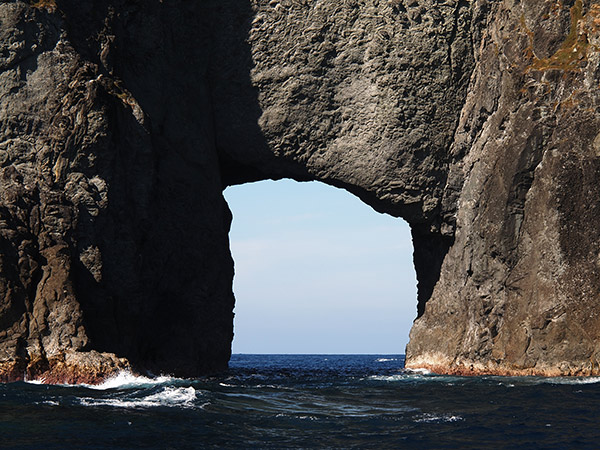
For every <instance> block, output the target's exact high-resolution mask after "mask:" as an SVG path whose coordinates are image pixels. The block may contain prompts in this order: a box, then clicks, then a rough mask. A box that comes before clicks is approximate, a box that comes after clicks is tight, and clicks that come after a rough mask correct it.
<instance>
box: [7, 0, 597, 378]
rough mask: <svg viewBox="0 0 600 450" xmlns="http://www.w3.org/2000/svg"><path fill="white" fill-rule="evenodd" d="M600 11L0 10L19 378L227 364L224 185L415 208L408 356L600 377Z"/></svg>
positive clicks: (10, 356) (273, 5)
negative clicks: (300, 188) (314, 191)
mask: <svg viewBox="0 0 600 450" xmlns="http://www.w3.org/2000/svg"><path fill="white" fill-rule="evenodd" d="M599 16H600V12H599V11H598V8H597V7H596V5H592V4H589V2H587V1H583V0H577V1H575V2H574V3H573V4H572V5H562V4H560V5H555V6H552V5H550V4H549V3H547V2H542V1H540V0H528V1H525V2H517V1H514V0H503V1H502V2H493V3H492V2H487V1H485V0H476V1H473V2H467V1H464V0H458V1H450V2H447V3H440V2H433V1H430V0H418V1H410V2H409V1H406V2H404V1H384V0H365V1H361V0H345V1H343V2H333V1H331V2H329V1H325V0H320V1H314V2H309V1H305V0H279V1H269V2H268V1H266V0H229V1H223V0H219V1H216V0H215V1H210V0H209V1H206V2H202V3H201V4H200V5H198V4H197V2H185V1H178V0H172V1H166V0H165V1H151V2H146V1H145V2H141V1H140V2H130V1H124V0H121V1H119V0H87V1H81V0H80V1H77V2H75V1H71V0H55V1H47V2H37V3H35V5H34V6H31V5H30V3H28V2H25V1H22V0H21V1H13V2H5V3H2V4H0V21H1V23H2V27H1V28H0V45H2V49H3V50H2V52H0V55H2V59H1V60H0V67H1V70H2V73H1V79H0V80H1V81H0V92H1V94H0V124H1V125H0V131H1V133H2V134H1V139H0V163H1V164H0V166H1V167H0V180H1V182H0V267H1V268H2V273H1V275H0V296H1V297H0V298H1V303H0V330H1V331H0V376H1V378H2V379H4V380H14V379H20V378H23V377H24V376H29V377H40V376H42V377H45V378H46V380H48V381H53V380H61V381H65V380H67V381H77V380H92V381H93V380H98V379H99V378H101V377H103V376H106V375H107V374H109V373H111V372H113V371H114V370H118V369H119V368H120V367H125V366H127V365H128V364H133V365H134V366H135V367H137V368H140V369H150V370H155V371H166V372H172V373H177V374H180V375H196V374H199V373H206V372H211V371H216V370H221V369H223V368H225V367H226V365H227V360H228V358H229V352H230V342H231V337H232V329H231V327H232V308H233V294H232V292H231V279H232V261H231V257H230V255H229V250H228V246H227V231H228V228H229V222H230V214H229V211H228V208H227V205H226V204H225V202H224V200H223V197H222V194H221V192H222V189H223V188H224V187H225V186H227V185H230V184H235V183H241V182H245V181H250V180H259V179H266V178H273V179H277V178H281V177H290V178H294V179H297V180H319V181H323V182H325V183H329V184H332V185H334V186H337V187H343V188H345V189H347V190H349V191H350V192H352V193H354V194H356V195H357V196H359V197H360V198H361V199H362V200H363V201H365V202H366V203H368V204H369V205H371V206H372V207H373V208H375V209H376V210H379V211H385V212H388V213H390V214H392V215H395V216H401V217H403V218H404V219H406V220H407V221H408V222H409V223H410V225H411V227H412V232H413V239H414V245H415V267H416V270H417V276H418V279H419V300H418V301H419V315H420V317H419V319H418V320H417V321H416V323H415V326H414V328H413V331H412V333H411V343H410V344H409V348H408V355H407V363H408V365H410V366H424V367H429V368H432V369H435V370H438V371H443V372H448V373H483V372H486V373H513V374H534V373H535V374H548V375H550V374H589V373H597V372H598V363H597V360H596V358H597V352H598V343H599V339H598V337H599V336H598V332H599V331H598V330H600V326H598V325H600V324H599V323H598V321H599V320H600V319H598V316H597V314H596V312H597V306H596V303H597V299H598V292H599V291H600V286H599V285H598V283H599V281H598V280H600V278H599V277H598V276H597V272H598V270H599V269H598V267H599V266H598V263H597V261H598V254H600V249H598V248H597V247H598V245H600V244H598V243H599V242H600V239H598V237H599V236H598V233H599V231H598V230H600V228H599V227H598V226H597V225H596V224H595V220H594V218H595V211H596V209H597V206H598V200H597V199H598V198H600V196H598V195H596V194H597V193H598V192H597V191H598V189H599V188H598V183H597V182H596V179H597V177H596V174H597V172H598V164H599V163H598V161H599V160H598V154H600V152H599V150H598V148H599V147H600V145H599V144H598V140H599V139H598V138H597V135H598V131H600V119H598V117H600V114H598V94H597V89H596V88H595V86H597V84H598V67H599V64H600V62H599V61H600V60H599V56H598V50H597V49H598V45H599V43H598V35H599V33H598V23H597V22H598V17H599ZM115 355H118V357H117V356H115ZM120 357H123V358H124V359H119V358H120Z"/></svg>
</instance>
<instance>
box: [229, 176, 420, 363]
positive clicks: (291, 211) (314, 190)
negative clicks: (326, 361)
mask: <svg viewBox="0 0 600 450" xmlns="http://www.w3.org/2000/svg"><path fill="white" fill-rule="evenodd" d="M225 198H226V199H227V202H228V203H229V207H230V209H231V211H232V213H233V217H234V219H233V224H232V230H231V234H230V240H231V249H232V253H233V258H234V260H235V271H236V274H235V278H234V292H235V296H236V307H235V329H234V332H235V338H234V341H233V352H234V353H381V354H394V353H404V350H405V347H406V343H407V341H408V332H409V330H410V325H411V324H412V321H413V320H414V318H415V317H416V304H417V301H416V280H415V273H414V268H413V264H412V242H411V239H410V230H409V227H408V225H407V224H406V222H404V221H403V220H401V219H396V218H393V217H390V216H387V215H384V214H379V213H377V212H375V211H374V210H373V209H371V208H370V207H369V206H367V205H365V204H364V203H362V202H361V201H360V200H359V199H358V198H356V197H354V196H353V195H351V194H349V193H348V192H346V191H344V190H342V189H336V188H333V187H331V186H327V185H325V184H322V183H298V182H295V181H292V180H281V181H277V182H274V181H262V182H259V183H251V184H245V185H241V186H234V187H230V188H228V189H227V190H226V191H225Z"/></svg>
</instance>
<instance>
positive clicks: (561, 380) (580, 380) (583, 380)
mask: <svg viewBox="0 0 600 450" xmlns="http://www.w3.org/2000/svg"><path fill="white" fill-rule="evenodd" d="M542 382H543V383H551V384H595V383H600V377H577V378H569V377H557V378H546V379H543V380H542Z"/></svg>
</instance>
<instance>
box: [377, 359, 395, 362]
mask: <svg viewBox="0 0 600 450" xmlns="http://www.w3.org/2000/svg"><path fill="white" fill-rule="evenodd" d="M388 361H398V360H397V359H396V358H378V359H376V360H375V362H388Z"/></svg>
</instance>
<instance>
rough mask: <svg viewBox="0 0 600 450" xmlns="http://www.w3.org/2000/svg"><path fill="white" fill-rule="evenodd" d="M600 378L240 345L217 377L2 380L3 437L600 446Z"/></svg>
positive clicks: (82, 444) (113, 442)
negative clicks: (453, 372)
mask: <svg viewBox="0 0 600 450" xmlns="http://www.w3.org/2000/svg"><path fill="white" fill-rule="evenodd" d="M599 413H600V378H554V379H543V378H534V377H524V378H501V377H472V378H462V377H449V376H437V375H432V374H419V373H409V372H406V371H404V370H403V357H402V356H381V355H353V356H348V355H235V356H234V357H233V358H232V361H231V370H230V371H229V372H228V373H225V374H223V375H221V376H217V377H209V378H200V379H195V380H182V379H174V378H169V377H162V378H158V379H153V380H151V379H145V378H135V377H132V376H130V375H123V376H121V377H119V378H118V379H115V380H112V381H110V382H108V383H106V384H105V385H103V386H101V387H100V388H90V387H85V386H47V385H36V384H28V383H14V384H9V385H0V447H1V448H3V449H4V448H15V449H26V448H27V449H29V448H57V449H58V448H60V449H63V448H98V449H101V448H161V449H163V448H165V449H166V448H176V449H179V448H190V449H192V448H194V449H195V448H343V449H346V448H361V449H362V448H373V449H385V448H390V449H396V448H415V449H433V448H461V449H469V448H473V449H480V448H507V449H508V448H511V449H512V448H515V449H516V448H529V449H531V448H540V449H542V448H547V449H554V448H555V449H566V448H573V449H582V448H590V449H592V448H594V449H596V448H600V417H599V416H600V414H599Z"/></svg>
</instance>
